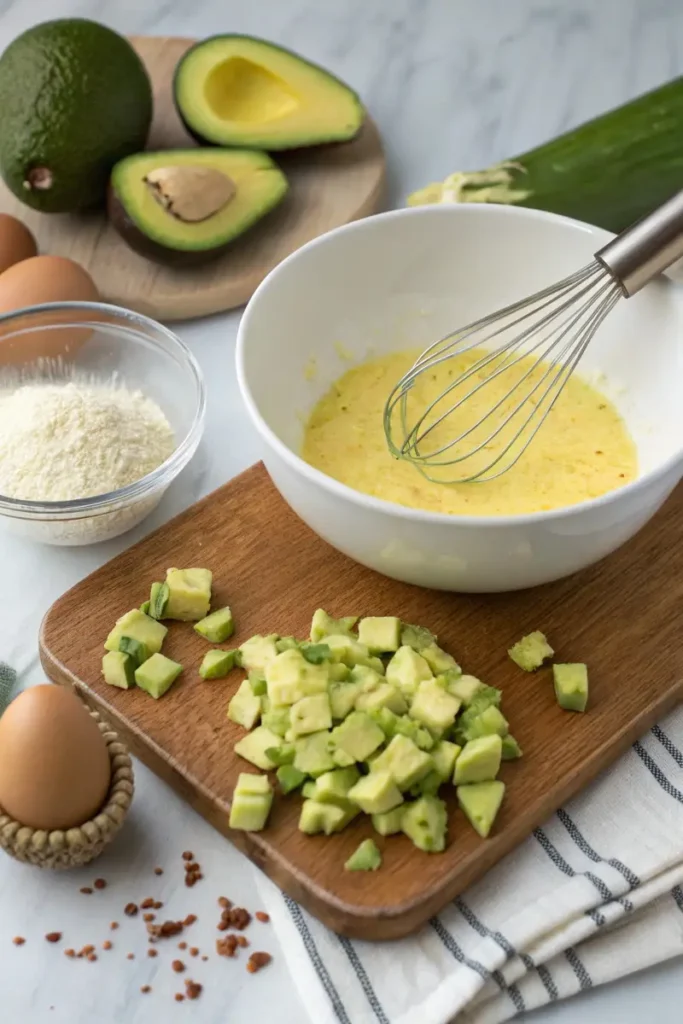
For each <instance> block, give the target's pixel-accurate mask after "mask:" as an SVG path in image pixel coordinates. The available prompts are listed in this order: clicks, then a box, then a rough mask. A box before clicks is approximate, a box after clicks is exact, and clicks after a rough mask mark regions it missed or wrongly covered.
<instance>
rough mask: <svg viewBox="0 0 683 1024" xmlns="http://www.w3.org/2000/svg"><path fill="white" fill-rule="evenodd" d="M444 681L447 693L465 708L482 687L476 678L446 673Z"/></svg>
mask: <svg viewBox="0 0 683 1024" xmlns="http://www.w3.org/2000/svg"><path fill="white" fill-rule="evenodd" d="M445 679H446V689H447V690H448V692H449V693H450V694H452V695H453V696H454V697H458V698H459V699H460V700H461V701H462V702H463V704H464V705H465V706H466V707H467V706H468V705H469V704H471V703H472V701H473V700H474V698H475V696H476V694H477V692H478V691H479V690H481V689H482V687H483V685H484V684H483V683H482V682H481V680H480V679H477V677H476V676H458V675H455V676H453V675H451V673H450V672H447V673H446V674H445Z"/></svg>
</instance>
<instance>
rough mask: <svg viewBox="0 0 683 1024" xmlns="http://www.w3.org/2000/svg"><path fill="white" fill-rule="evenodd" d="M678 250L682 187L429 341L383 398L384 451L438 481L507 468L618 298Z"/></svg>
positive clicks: (681, 250) (488, 475)
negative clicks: (550, 279)
mask: <svg viewBox="0 0 683 1024" xmlns="http://www.w3.org/2000/svg"><path fill="white" fill-rule="evenodd" d="M681 256H683V191H681V192H678V193H677V194H676V195H675V196H673V197H672V198H671V199H670V200H669V201H668V202H666V203H665V204H664V205H663V206H660V207H659V208H658V209H657V210H655V211H654V213H651V214H649V215H648V216H647V217H644V218H643V219H642V220H640V221H638V222H637V223H636V224H634V225H633V226H632V227H630V228H628V229H627V230H626V231H624V232H623V233H622V234H621V235H619V236H618V237H617V238H615V239H613V240H612V241H611V242H608V244H607V245H605V246H603V248H602V249H600V250H598V252H596V253H595V258H594V259H593V261H592V262H591V263H590V264H589V265H588V266H586V267H584V268H583V269H581V270H579V271H577V272H576V273H575V274H572V275H570V276H569V277H567V278H565V279H564V280H563V281H559V282H558V283H557V284H554V285H551V286H550V287H548V288H545V289H543V290H542V291H540V292H537V293H536V294H535V295H532V296H530V297H528V298H525V299H522V300H521V301H519V302H515V303H513V304H512V305H510V306H507V307H505V308H504V309H501V310H498V311H497V312H495V313H491V314H490V315H488V316H485V317H483V318H482V319H481V320H477V321H476V322H474V323H471V324H469V325H468V326H466V327H463V328H461V329H460V330H457V331H455V332H453V333H452V334H449V335H447V336H446V337H445V338H442V339H441V340H440V341H437V342H435V343H434V344H433V345H431V346H430V347H429V348H427V349H425V351H424V352H423V353H422V354H421V355H420V357H419V358H418V359H417V360H416V361H415V363H414V364H413V366H412V367H411V368H410V370H409V371H408V372H407V373H406V374H405V375H404V376H403V377H402V378H401V380H400V381H399V382H398V384H397V385H396V387H395V388H394V389H393V390H392V392H391V395H390V396H389V399H388V400H387V403H386V406H385V409H384V432H385V435H386V439H387V442H388V445H389V449H390V451H391V453H392V454H393V455H394V456H395V457H396V458H399V459H406V460H408V461H410V462H412V463H414V464H415V465H416V466H417V467H418V468H419V469H420V470H421V472H422V473H423V474H424V475H425V476H426V477H427V478H428V479H430V480H436V481H438V482H440V483H467V482H470V481H486V480H494V479H495V478H496V477H499V476H501V475H502V474H503V473H506V472H507V471H508V470H509V469H511V467H512V466H514V465H515V463H516V462H517V461H518V460H519V459H520V458H521V456H522V455H523V454H524V452H525V451H526V449H527V448H528V447H529V445H530V444H531V442H532V440H533V438H534V437H535V435H536V433H537V432H538V431H539V429H540V428H541V426H542V425H543V423H544V421H545V420H546V418H547V416H548V415H549V413H550V411H551V409H552V408H553V406H554V405H555V402H556V401H557V399H558V398H559V396H560V394H561V393H562V391H563V389H564V387H565V385H566V384H567V381H568V380H569V378H570V376H571V375H572V373H573V372H574V370H575V368H576V366H577V364H578V362H579V360H580V359H581V356H582V355H583V353H584V352H585V350H586V348H587V347H588V345H589V344H590V342H591V340H592V338H593V336H594V335H595V332H596V331H597V329H598V327H599V326H600V324H601V323H602V322H603V320H604V319H605V317H606V316H607V315H608V314H609V313H610V312H611V310H612V309H613V308H614V306H615V305H616V304H617V302H618V301H619V299H620V298H622V296H623V297H624V298H629V297H630V296H632V295H635V293H636V292H637V291H639V290H640V289H641V288H642V287H643V286H644V285H645V284H647V282H648V281H650V280H651V279H652V278H653V277H655V276H656V275H657V274H659V273H660V272H661V271H662V270H665V269H666V268H667V267H668V266H670V265H671V264H672V263H673V262H674V261H675V260H677V259H678V258H679V257H681ZM475 349H476V350H483V352H482V353H481V355H479V352H478V351H477V353H475V356H474V361H473V362H472V363H471V365H468V366H467V367H466V369H464V371H463V372H461V373H459V374H458V375H457V376H454V377H453V380H452V382H451V383H449V384H448V386H447V387H446V388H445V390H444V391H442V392H441V393H440V394H438V395H436V397H431V396H430V395H427V397H425V398H423V397H422V396H421V395H420V391H421V390H422V391H425V390H428V387H426V385H427V384H428V381H429V379H432V380H433V379H436V378H435V375H434V370H435V368H436V367H438V366H441V364H443V363H446V362H448V361H450V360H453V359H454V357H458V356H461V355H463V354H464V353H466V352H470V351H472V350H475ZM530 356H534V357H535V360H530V359H529V357H530ZM450 372H451V375H452V374H453V371H452V370H451V371H450ZM503 374H512V376H513V379H514V383H512V384H511V386H510V387H509V388H508V389H507V390H504V392H503V394H502V395H501V396H500V397H498V396H496V399H495V400H494V401H493V403H492V405H491V406H490V408H489V409H488V410H487V411H486V412H485V413H484V415H481V416H479V417H478V418H477V419H476V420H472V421H471V422H470V419H469V417H468V416H467V408H468V406H467V403H468V402H471V400H472V399H473V398H474V396H475V395H480V393H482V392H483V391H484V389H486V388H488V387H490V386H491V385H492V384H494V382H496V381H498V385H496V388H497V387H498V386H499V385H500V383H501V382H502V381H503V380H504V378H503V376H502V375H503ZM507 379H510V378H507ZM411 418H412V422H411ZM456 422H457V423H458V424H459V426H458V427H454V426H453V425H454V424H455V423H456ZM397 428H398V429H400V433H401V439H400V442H397V440H395V433H396V431H397ZM456 429H459V433H457V436H451V434H452V432H455V430H456ZM463 464H464V465H463ZM448 466H460V467H461V468H460V470H459V471H455V470H454V471H453V472H454V474H456V475H453V476H451V475H450V474H449V473H448V472H437V471H442V470H443V469H444V467H448Z"/></svg>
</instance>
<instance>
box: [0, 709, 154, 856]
mask: <svg viewBox="0 0 683 1024" xmlns="http://www.w3.org/2000/svg"><path fill="white" fill-rule="evenodd" d="M88 711H89V713H90V714H91V715H92V717H93V718H94V719H95V721H96V722H97V728H98V729H99V730H100V732H101V733H102V736H103V738H104V741H105V743H106V744H107V750H108V752H109V761H110V764H111V782H110V784H109V793H108V794H107V800H106V803H105V805H104V807H103V808H102V810H101V811H100V812H99V814H96V815H95V817H94V818H92V819H91V820H90V821H86V822H85V824H84V825H80V826H78V827H77V828H70V829H67V830H65V831H61V830H55V831H52V832H46V831H45V830H44V829H37V828H29V827H28V826H26V825H22V824H21V823H20V822H18V821H14V819H13V818H11V817H10V816H9V815H8V814H5V812H4V811H3V809H2V807H0V847H1V848H2V849H3V850H5V852H6V853H9V855H10V856H11V857H14V858H15V859H16V860H20V861H23V863H25V864H35V865H36V867H39V868H52V869H53V870H66V869H68V868H78V867H82V866H83V865H84V864H89V863H90V861H92V860H94V859H95V857H98V856H99V855H100V854H101V853H102V851H103V850H104V848H105V846H107V845H108V844H109V843H110V842H111V841H112V839H113V838H114V836H115V835H116V833H117V832H118V831H119V829H120V828H121V825H122V824H123V822H124V820H125V818H126V815H127V813H128V809H129V807H130V805H131V802H132V800H133V791H134V782H133V764H132V761H131V759H130V756H129V754H128V751H127V749H126V747H125V746H124V744H123V743H122V742H121V741H120V739H119V738H118V736H117V734H116V733H115V732H114V731H113V730H112V729H111V727H110V726H109V725H108V724H107V723H106V722H103V721H102V720H101V718H100V716H99V715H98V713H97V712H96V711H91V710H90V708H88Z"/></svg>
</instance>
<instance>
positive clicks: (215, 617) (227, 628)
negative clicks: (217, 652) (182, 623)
mask: <svg viewBox="0 0 683 1024" xmlns="http://www.w3.org/2000/svg"><path fill="white" fill-rule="evenodd" d="M194 628H195V629H196V631H197V632H198V633H199V635H200V636H203V637H204V638H205V639H206V640H208V641H209V642H210V643H212V644H222V643H223V642H224V641H225V640H228V639H229V638H230V637H231V636H232V634H233V633H234V632H235V620H234V618H233V616H232V611H231V610H230V608H228V607H227V605H226V607H225V608H218V609H217V610H216V611H215V612H211V614H210V615H207V616H206V618H204V619H200V620H199V622H195V624H194Z"/></svg>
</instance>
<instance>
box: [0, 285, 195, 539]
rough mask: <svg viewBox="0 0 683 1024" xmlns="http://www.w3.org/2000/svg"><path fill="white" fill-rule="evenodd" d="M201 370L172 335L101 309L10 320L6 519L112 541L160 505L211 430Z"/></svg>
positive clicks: (1, 379)
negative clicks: (204, 434)
mask: <svg viewBox="0 0 683 1024" xmlns="http://www.w3.org/2000/svg"><path fill="white" fill-rule="evenodd" d="M204 412H205V391H204V382H203V379H202V374H201V370H200V369H199V366H198V365H197V362H196V360H195V359H194V357H193V356H192V354H191V352H190V351H189V349H188V348H187V347H186V346H185V345H184V344H183V343H182V342H181V341H180V340H179V338H177V337H176V336H175V335H174V334H173V333H172V332H171V331H169V330H167V329H166V328H165V327H162V326H161V324H158V323H156V322H155V321H153V320H150V319H148V318H147V317H144V316H140V315H139V314H137V313H133V312H130V311H129V310H126V309H120V308H119V307H117V306H109V305H105V304H103V303H94V302H68V303H50V304H47V305H43V306H34V307H31V308H28V309H23V310H19V311H18V312H16V313H11V314H9V315H7V316H1V317H0V521H1V522H2V524H3V526H5V527H7V528H9V529H11V530H12V532H14V533H18V534H20V535H22V536H24V537H26V538H28V539H31V540H36V541H39V542H42V543H47V544H60V545H80V544H94V543H98V542H100V541H104V540H110V539H111V538H112V537H116V536H118V535H119V534H122V533H124V532H125V531H126V530H130V529H131V528H132V527H134V526H136V525H137V524H138V523H139V522H140V521H141V520H142V519H144V518H145V516H147V515H149V513H150V512H151V511H152V510H153V509H154V508H155V507H156V505H157V504H158V503H159V501H160V499H161V497H162V495H163V494H164V492H165V490H166V488H167V487H168V486H169V484H170V483H171V482H172V481H173V480H174V479H175V478H176V476H177V475H178V474H179V473H180V471H181V470H182V469H183V468H184V466H186V465H187V463H188V462H189V461H190V459H191V458H192V456H193V455H194V453H195V451H196V450H197V446H198V445H199V442H200V440H201V436H202V432H203V429H204Z"/></svg>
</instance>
